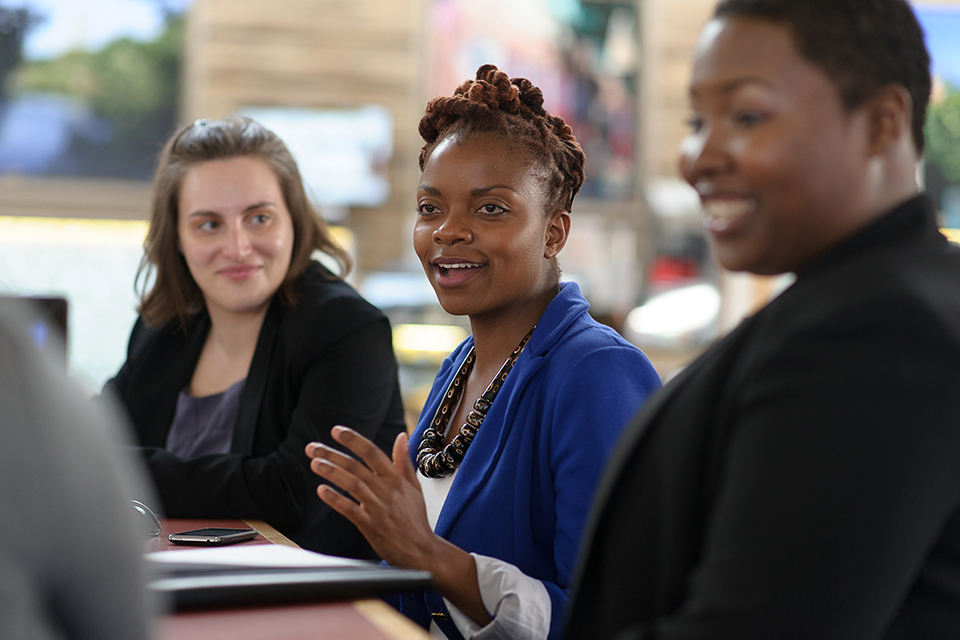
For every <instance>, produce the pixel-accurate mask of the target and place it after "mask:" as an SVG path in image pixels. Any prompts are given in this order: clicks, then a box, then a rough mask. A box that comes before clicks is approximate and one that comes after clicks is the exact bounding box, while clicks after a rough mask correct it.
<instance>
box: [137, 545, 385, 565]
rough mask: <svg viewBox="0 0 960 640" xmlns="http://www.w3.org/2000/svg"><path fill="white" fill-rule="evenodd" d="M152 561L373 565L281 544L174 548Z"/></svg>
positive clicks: (152, 557)
mask: <svg viewBox="0 0 960 640" xmlns="http://www.w3.org/2000/svg"><path fill="white" fill-rule="evenodd" d="M146 558H147V559H148V560H150V561H152V562H161V563H175V564H203V565H211V564H214V565H222V566H228V567H258V568H273V569H280V568H284V569H286V568H325V567H356V566H369V565H370V564H371V563H369V562H364V561H363V560H353V559H351V558H340V557H338V556H328V555H324V554H322V553H314V552H313V551H307V550H306V549H297V548H295V547H288V546H285V545H278V544H251V545H244V546H238V547H218V548H216V549H182V550H181V549H173V550H171V551H154V552H153V553H148V554H146Z"/></svg>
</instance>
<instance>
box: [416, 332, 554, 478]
mask: <svg viewBox="0 0 960 640" xmlns="http://www.w3.org/2000/svg"><path fill="white" fill-rule="evenodd" d="M533 329H536V326H534V327H533ZM533 329H530V333H528V334H527V335H526V336H525V337H524V338H523V340H521V341H520V344H519V345H517V348H516V349H514V350H513V353H511V354H510V357H509V358H507V361H506V362H504V363H503V366H502V367H500V371H499V372H498V373H497V375H496V376H494V378H493V380H492V381H491V382H490V384H489V385H488V386H487V389H486V391H484V392H483V393H482V394H480V397H479V398H477V401H476V402H474V403H473V409H472V410H471V411H470V413H468V414H467V417H466V421H465V422H464V423H463V426H461V427H460V431H459V433H457V435H456V436H454V438H453V440H451V441H450V444H448V445H446V446H444V444H443V432H444V425H446V424H447V422H449V421H450V420H452V419H453V411H454V407H456V406H457V404H458V403H459V402H460V397H461V396H462V395H463V390H464V388H465V387H466V386H467V385H466V380H467V376H469V375H470V372H471V371H473V365H474V363H475V362H476V356H475V355H474V352H473V347H470V353H468V354H467V358H466V360H464V361H463V366H461V367H460V371H458V372H457V375H456V376H455V377H454V378H453V381H452V382H451V383H450V386H449V387H447V392H446V393H445V394H444V396H443V400H442V401H441V402H440V406H439V407H437V412H436V413H435V414H434V416H433V421H432V422H431V423H430V426H429V427H427V428H426V429H424V430H423V436H422V437H421V439H420V445H419V446H418V447H417V467H418V468H419V469H420V473H422V474H423V475H424V476H426V477H427V478H444V477H446V476H448V475H450V474H451V473H453V472H454V471H456V470H457V467H459V466H460V463H461V462H463V457H464V456H465V455H467V448H468V447H469V446H470V443H471V442H473V438H474V437H475V436H476V435H477V429H479V428H480V425H481V424H483V420H484V418H486V417H487V411H489V410H490V405H492V404H493V400H494V398H496V397H497V393H499V392H500V388H501V387H502V386H503V383H504V381H505V380H506V379H507V375H508V374H509V373H510V370H511V369H513V365H514V364H516V362H517V358H519V357H520V354H521V353H523V348H524V347H525V346H527V341H528V340H530V336H531V335H533Z"/></svg>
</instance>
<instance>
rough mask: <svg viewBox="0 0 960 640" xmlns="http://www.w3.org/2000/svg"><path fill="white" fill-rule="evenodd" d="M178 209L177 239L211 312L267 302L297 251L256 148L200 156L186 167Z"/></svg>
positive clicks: (245, 310) (256, 308)
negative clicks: (237, 154)
mask: <svg viewBox="0 0 960 640" xmlns="http://www.w3.org/2000/svg"><path fill="white" fill-rule="evenodd" d="M178 211H179V216H178V220H177V234H178V242H177V245H178V248H179V249H180V252H181V253H182V254H183V257H184V259H185V260H186V262H187V267H188V268H189V269H190V274H191V275H192V276H193V279H194V280H195V281H196V283H197V285H198V286H199V287H200V290H201V291H202V292H203V297H204V300H205V302H206V305H207V309H208V310H209V311H210V313H211V315H216V314H222V313H228V314H249V313H258V312H261V311H263V310H264V309H266V306H267V305H268V304H269V302H270V299H271V298H272V297H273V295H274V293H276V291H277V289H278V288H279V286H280V283H281V282H283V279H284V277H285V276H286V274H287V270H288V269H289V267H290V256H291V253H292V251H293V224H292V222H291V219H290V213H289V211H287V207H286V204H285V202H284V198H283V193H282V191H281V189H280V184H279V183H278V181H277V178H276V176H275V175H274V173H273V171H272V170H271V169H270V166H269V165H268V164H267V163H266V162H265V161H264V160H262V159H260V158H258V157H254V156H240V157H236V158H230V159H228V160H211V161H208V162H201V163H199V164H196V165H194V166H193V167H191V168H190V169H189V170H188V171H187V172H186V173H185V174H184V177H183V182H182V184H181V186H180V195H179V205H178Z"/></svg>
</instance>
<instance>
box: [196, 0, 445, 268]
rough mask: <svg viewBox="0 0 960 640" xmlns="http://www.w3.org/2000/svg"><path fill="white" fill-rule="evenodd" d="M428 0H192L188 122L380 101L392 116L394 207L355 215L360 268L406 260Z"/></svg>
mask: <svg viewBox="0 0 960 640" xmlns="http://www.w3.org/2000/svg"><path fill="white" fill-rule="evenodd" d="M426 2H427V0H274V1H272V2H263V1H262V0H196V1H195V5H194V6H193V8H192V10H191V14H190V18H189V23H188V26H187V29H188V34H189V35H188V46H187V59H186V64H185V71H184V74H185V77H184V79H185V82H184V84H185V85H186V86H185V91H184V104H183V114H184V118H183V119H184V121H190V120H192V119H195V118H200V117H207V118H211V117H212V118H216V117H222V116H224V115H226V114H229V113H232V112H234V111H236V110H237V109H239V108H242V107H250V106H289V107H306V108H352V107H359V106H363V105H367V104H378V105H382V106H384V107H386V108H387V109H388V110H389V111H390V113H391V114H392V115H393V119H394V131H395V134H394V156H393V159H392V161H391V163H390V165H389V167H388V171H389V173H390V182H391V193H392V195H391V198H390V201H389V202H388V203H387V204H386V205H385V206H383V207H377V208H372V209H367V208H352V209H351V211H350V218H349V221H348V223H349V226H350V227H351V228H352V229H353V230H354V231H355V235H356V238H357V255H358V267H359V269H360V270H361V271H369V270H373V269H379V268H382V267H385V266H388V265H390V264H392V263H395V262H397V261H399V260H401V259H402V258H403V256H404V255H405V250H406V245H407V242H406V241H405V240H406V237H407V236H408V235H409V229H408V228H407V227H408V226H409V219H410V218H409V216H407V215H405V214H406V213H407V212H408V211H412V210H413V202H414V192H415V189H416V185H417V180H418V175H419V170H418V168H417V164H416V157H417V154H418V151H419V148H420V138H419V135H418V134H417V129H416V123H417V122H418V121H419V118H420V116H421V115H422V113H423V100H424V98H423V87H424V86H425V84H426V82H425V78H424V77H423V75H424V73H425V69H426V64H425V53H424V50H423V44H422V43H423V41H424V34H423V32H424V30H425V29H426V23H427V19H426ZM398 237H402V238H404V241H399V242H398Z"/></svg>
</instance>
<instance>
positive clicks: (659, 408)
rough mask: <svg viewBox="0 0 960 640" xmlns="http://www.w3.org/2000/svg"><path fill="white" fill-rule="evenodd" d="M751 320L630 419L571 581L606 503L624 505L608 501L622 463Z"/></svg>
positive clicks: (582, 565)
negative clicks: (678, 396)
mask: <svg viewBox="0 0 960 640" xmlns="http://www.w3.org/2000/svg"><path fill="white" fill-rule="evenodd" d="M755 321H756V316H755V315H754V316H751V317H749V318H747V319H745V320H744V321H743V322H741V323H740V325H739V326H737V327H736V328H735V329H734V330H733V331H731V332H730V333H729V334H727V336H726V337H724V338H723V339H722V340H720V342H718V343H717V344H715V345H714V346H713V347H711V348H710V349H708V350H707V351H706V352H705V353H704V354H703V355H701V356H700V357H699V358H697V359H696V360H695V361H694V362H692V363H691V364H690V365H689V366H687V367H686V368H684V370H683V371H681V372H680V373H679V374H677V375H676V377H674V378H673V379H672V380H670V381H669V382H668V383H667V384H666V385H664V387H663V388H662V389H661V390H660V391H658V392H657V393H655V394H654V395H653V396H652V397H651V398H650V399H648V400H647V402H646V403H645V404H644V405H643V407H642V408H641V409H640V411H639V412H638V413H637V415H636V416H635V417H634V418H633V419H632V420H631V421H630V423H629V424H628V426H627V427H626V429H625V430H624V433H623V435H622V436H621V438H620V441H619V442H618V443H617V445H616V447H615V448H614V453H613V455H612V456H611V458H610V461H609V462H608V463H607V468H606V471H605V472H604V474H603V476H602V477H601V480H600V484H599V485H598V487H597V492H596V494H595V497H594V500H593V507H592V509H591V513H590V516H589V517H588V519H587V524H586V526H585V527H584V530H583V535H582V537H581V544H580V554H579V559H578V567H577V570H576V571H575V573H574V576H575V578H574V581H573V584H574V585H579V584H580V583H581V582H582V578H583V573H584V571H585V570H586V567H587V564H588V563H589V561H590V560H589V557H590V549H591V547H592V546H593V543H594V541H595V538H596V537H597V535H598V529H599V527H600V524H601V522H602V521H603V516H604V513H605V512H606V511H607V508H608V506H611V508H618V507H619V508H627V506H626V505H622V504H621V505H611V504H610V498H611V494H613V492H614V491H615V490H616V489H617V487H618V485H619V481H620V477H621V475H622V474H623V472H624V469H625V466H626V465H627V464H628V463H629V462H630V461H632V460H633V459H634V458H635V457H636V452H637V450H638V449H639V448H640V447H641V446H643V442H644V440H646V439H647V438H648V437H649V436H650V434H651V433H652V431H653V430H654V429H656V428H657V427H659V426H660V424H661V423H662V420H661V417H662V415H663V412H664V411H665V410H666V409H667V408H668V407H669V406H670V405H671V403H672V401H673V399H674V398H675V397H676V395H677V394H678V393H679V392H680V391H681V390H683V389H684V388H685V387H686V386H687V385H688V384H691V383H693V384H697V383H699V380H697V376H698V374H699V373H700V372H701V371H702V370H703V369H705V368H708V367H711V366H713V365H715V364H716V363H717V362H718V361H719V360H722V359H723V358H725V357H726V356H727V354H729V353H730V352H731V350H737V349H739V348H740V346H741V343H742V342H743V340H744V339H745V338H746V337H747V336H748V335H749V334H750V330H751V328H752V327H753V324H754V322H755Z"/></svg>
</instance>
